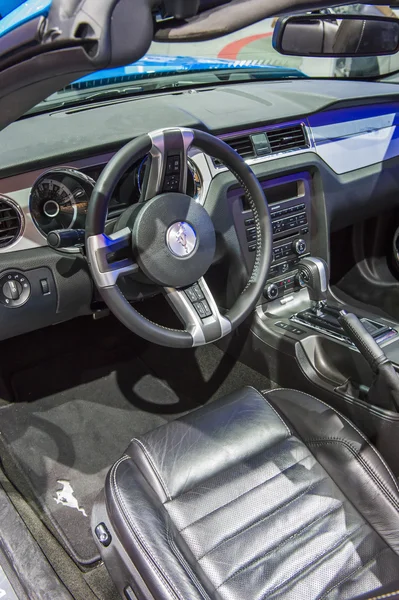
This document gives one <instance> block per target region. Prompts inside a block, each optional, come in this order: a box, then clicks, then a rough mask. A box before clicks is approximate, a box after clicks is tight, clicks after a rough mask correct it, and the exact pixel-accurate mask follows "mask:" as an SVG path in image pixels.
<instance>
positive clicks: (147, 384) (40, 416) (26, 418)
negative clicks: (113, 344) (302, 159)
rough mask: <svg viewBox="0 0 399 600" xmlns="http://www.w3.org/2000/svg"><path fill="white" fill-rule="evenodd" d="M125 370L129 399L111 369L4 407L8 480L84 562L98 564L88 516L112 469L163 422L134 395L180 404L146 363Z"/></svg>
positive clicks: (0, 431)
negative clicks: (138, 440)
mask: <svg viewBox="0 0 399 600" xmlns="http://www.w3.org/2000/svg"><path fill="white" fill-rule="evenodd" d="M119 366H120V365H119ZM124 367H125V368H126V370H127V371H128V372H129V376H130V377H131V381H132V382H133V391H132V393H131V396H130V398H126V396H125V394H124V393H123V392H121V391H120V388H119V386H118V385H117V382H116V378H117V371H116V370H112V371H111V373H109V374H107V375H106V376H102V377H101V376H100V377H98V378H96V377H95V373H93V374H92V377H91V379H92V380H91V381H89V382H88V383H83V384H81V385H78V386H76V387H74V388H72V389H68V390H66V391H63V392H60V393H58V394H56V395H53V396H48V397H45V398H42V399H40V400H36V401H34V402H30V403H17V404H13V405H10V406H7V407H3V408H1V409H0V423H1V426H0V440H1V441H2V443H1V446H2V448H1V456H2V460H3V464H4V468H5V470H6V472H7V474H8V475H9V476H10V479H11V480H12V481H13V482H14V484H15V485H16V486H17V487H18V488H19V490H20V491H21V493H22V494H23V495H24V496H26V497H28V498H29V499H30V500H32V501H34V502H35V503H37V504H38V506H39V508H40V510H41V511H42V512H43V518H44V520H45V521H46V524H47V525H48V526H49V528H50V529H51V530H52V531H53V533H54V534H55V535H56V536H57V537H58V539H60V540H61V541H62V543H63V545H64V546H66V548H67V550H68V552H69V553H70V554H71V556H72V557H73V558H74V559H75V560H76V561H77V562H79V563H80V564H90V563H93V562H95V561H96V560H98V558H99V556H98V552H97V549H96V547H95V545H94V542H93V540H92V535H91V532H90V514H91V510H92V507H93V503H94V501H95V499H96V496H97V495H98V493H99V492H100V490H101V489H102V488H103V486H104V480H105V476H106V473H107V471H108V469H109V467H110V466H111V465H112V463H113V462H114V461H115V460H117V458H118V457H120V456H121V455H122V454H123V452H124V450H125V448H126V446H127V445H128V443H129V441H130V439H131V438H132V437H134V436H135V435H139V434H141V433H144V432H146V431H149V430H150V429H154V428H155V427H158V426H159V425H162V423H165V422H166V419H165V418H164V417H162V416H161V415H158V414H154V413H149V412H145V411H143V410H140V409H138V408H137V407H136V406H135V405H134V400H135V398H134V396H135V394H136V393H137V400H138V403H140V402H141V401H142V400H143V399H142V398H141V397H140V396H139V394H140V393H141V392H140V390H142V391H143V393H144V394H146V396H147V397H149V395H150V394H152V395H153V397H154V398H158V399H159V398H162V399H163V400H164V402H165V404H166V405H167V404H168V403H169V402H177V397H176V395H175V394H174V393H173V391H172V390H171V389H170V388H169V387H168V386H166V385H165V384H164V383H163V382H162V381H160V380H159V379H157V378H155V377H153V376H152V375H150V374H149V373H148V372H147V371H146V370H145V368H144V367H143V365H142V363H141V361H138V360H135V361H131V362H128V363H126V364H125V365H124ZM99 375H100V374H99ZM45 376H46V373H45V372H43V371H42V372H41V370H40V369H37V368H36V369H35V370H34V373H33V372H31V373H30V372H25V373H24V374H23V377H21V375H20V377H21V381H22V386H23V387H24V388H26V387H28V386H29V381H30V380H31V377H34V380H36V378H39V380H40V378H41V377H45ZM31 381H32V380H31ZM136 386H137V387H136ZM135 390H136V391H135Z"/></svg>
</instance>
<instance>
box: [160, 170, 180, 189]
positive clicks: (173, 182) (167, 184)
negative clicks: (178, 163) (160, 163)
mask: <svg viewBox="0 0 399 600" xmlns="http://www.w3.org/2000/svg"><path fill="white" fill-rule="evenodd" d="M179 186H180V174H179V173H177V174H175V175H166V176H165V180H164V183H163V191H164V192H178V191H179Z"/></svg>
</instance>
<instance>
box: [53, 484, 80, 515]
mask: <svg viewBox="0 0 399 600" xmlns="http://www.w3.org/2000/svg"><path fill="white" fill-rule="evenodd" d="M57 483H59V484H60V485H62V490H58V492H56V493H55V498H54V500H55V501H56V502H57V504H62V505H63V506H69V508H76V510H78V511H79V512H81V513H82V515H84V516H85V517H87V514H86V511H85V509H84V508H79V503H78V501H77V500H76V498H75V496H74V491H73V489H72V486H71V484H70V483H69V481H66V480H65V479H58V481H57Z"/></svg>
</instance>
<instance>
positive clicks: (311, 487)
mask: <svg viewBox="0 0 399 600" xmlns="http://www.w3.org/2000/svg"><path fill="white" fill-rule="evenodd" d="M297 464H299V463H295V465H297ZM323 481H325V479H320V480H319V481H316V482H315V483H313V484H312V485H308V487H307V488H306V489H305V490H303V491H302V492H301V493H300V494H297V495H296V496H294V498H291V500H288V501H287V502H284V503H283V504H280V505H279V506H277V508H275V509H274V510H273V511H272V512H269V513H267V514H266V515H263V516H262V517H260V518H259V519H257V520H256V521H253V522H252V523H250V524H249V525H247V526H246V527H244V528H243V529H240V530H239V531H236V532H235V533H233V534H232V535H231V536H229V537H227V538H225V539H224V540H222V541H221V542H219V543H218V544H216V546H214V547H213V548H210V550H207V552H205V554H203V555H202V556H199V557H198V559H197V560H198V561H200V560H202V559H203V558H204V557H205V556H207V555H208V554H211V553H212V552H213V551H214V550H217V549H218V548H219V547H220V546H222V545H223V544H224V543H225V542H230V540H233V539H234V538H235V537H237V536H238V535H241V534H242V533H245V532H246V531H248V529H251V527H254V526H255V525H258V524H259V523H262V522H263V521H266V520H267V519H268V518H269V517H272V516H273V515H275V514H276V513H278V512H279V511H280V510H283V509H285V508H287V506H290V504H293V503H294V502H296V501H297V500H299V499H300V498H302V497H303V496H306V494H308V493H309V492H310V491H311V490H313V489H314V488H315V487H316V486H318V485H319V484H320V483H322V482H323ZM254 489H255V488H254ZM251 491H252V490H251Z"/></svg>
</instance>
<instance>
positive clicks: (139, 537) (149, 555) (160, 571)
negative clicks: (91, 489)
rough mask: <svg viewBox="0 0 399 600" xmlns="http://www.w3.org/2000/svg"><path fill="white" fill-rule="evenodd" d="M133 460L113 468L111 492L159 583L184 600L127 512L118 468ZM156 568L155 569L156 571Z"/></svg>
mask: <svg viewBox="0 0 399 600" xmlns="http://www.w3.org/2000/svg"><path fill="white" fill-rule="evenodd" d="M128 459H130V460H131V457H130V456H123V457H122V458H120V459H119V460H118V461H117V462H116V463H115V465H114V466H113V467H112V470H111V473H110V479H111V483H112V484H113V486H112V485H111V492H112V495H113V496H114V498H115V500H116V501H117V503H118V504H119V506H120V507H121V509H122V511H121V512H122V516H123V517H124V519H125V521H126V523H127V525H128V527H129V529H130V531H131V532H132V533H133V535H134V536H135V538H136V539H137V540H138V541H139V543H140V544H141V546H142V548H143V550H144V553H142V554H144V556H145V558H146V559H147V562H148V564H149V565H150V566H152V570H153V572H154V573H155V574H156V575H157V576H158V579H159V581H161V583H162V584H163V586H164V587H165V588H166V589H167V591H168V593H171V594H172V596H173V597H174V598H177V599H178V600H184V598H183V597H182V596H181V595H180V593H179V592H178V590H177V589H176V588H175V586H174V585H173V583H172V582H171V581H170V579H169V577H168V576H167V575H166V573H165V572H164V570H163V568H162V566H161V565H160V564H159V563H158V561H157V559H156V558H155V557H154V555H153V553H152V552H151V550H150V548H149V547H148V546H147V544H146V543H145V540H144V539H143V537H142V535H141V534H140V532H139V531H138V530H137V529H136V528H135V527H134V524H133V522H132V520H131V518H130V516H129V511H128V510H127V507H126V504H125V502H124V500H123V497H122V495H121V493H120V490H119V486H118V483H117V481H116V473H117V470H118V467H119V466H120V465H121V463H122V462H123V461H125V460H128ZM113 488H114V489H115V492H116V495H115V494H114V491H113ZM148 558H150V559H151V560H150V561H148ZM154 567H155V569H154ZM161 575H163V577H164V579H165V581H163V580H162V577H161ZM165 582H167V583H168V584H169V586H170V589H168V587H167V586H166V583H165Z"/></svg>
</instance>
